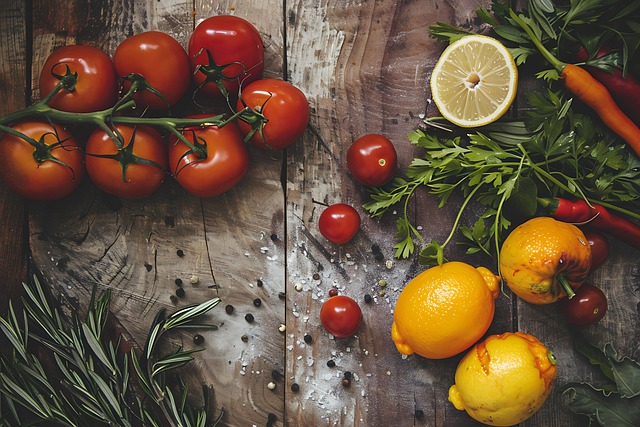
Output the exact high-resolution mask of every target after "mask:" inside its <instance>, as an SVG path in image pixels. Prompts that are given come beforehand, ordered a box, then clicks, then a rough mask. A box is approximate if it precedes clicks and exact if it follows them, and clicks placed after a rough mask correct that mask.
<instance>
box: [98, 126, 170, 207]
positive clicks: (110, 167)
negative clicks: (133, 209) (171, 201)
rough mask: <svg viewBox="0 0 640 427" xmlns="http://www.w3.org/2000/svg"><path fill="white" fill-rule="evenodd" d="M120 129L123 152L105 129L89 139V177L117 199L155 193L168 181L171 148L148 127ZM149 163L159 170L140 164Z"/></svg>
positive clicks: (119, 127)
mask: <svg viewBox="0 0 640 427" xmlns="http://www.w3.org/2000/svg"><path fill="white" fill-rule="evenodd" d="M116 128H117V130H118V132H119V133H120V134H121V135H122V138H123V141H124V144H123V147H122V149H120V150H118V148H117V146H116V143H115V142H114V141H113V140H112V139H111V138H109V135H107V133H106V132H105V131H103V130H102V129H96V130H95V131H94V132H93V133H92V134H91V135H90V136H89V140H88V141H87V146H86V148H85V150H86V159H85V161H86V164H87V173H88V174H89V177H90V178H91V180H92V181H93V183H94V184H95V185H96V187H98V188H99V189H101V190H102V191H104V192H106V193H109V194H113V195H115V196H117V197H122V198H128V199H133V198H142V197H147V196H149V195H151V194H153V193H154V192H155V191H156V190H157V189H158V188H159V187H160V185H161V184H162V182H163V181H164V177H165V176H166V169H167V149H166V147H165V144H164V143H163V141H162V138H161V136H160V134H159V133H158V131H156V130H155V129H154V128H152V127H148V126H137V127H135V128H133V127H130V126H124V125H118V126H117V127H116ZM134 129H135V137H134ZM105 156H107V157H105ZM148 161H151V162H154V163H155V164H156V165H158V166H159V167H157V166H154V165H152V164H141V163H139V162H148ZM123 163H124V164H125V165H126V169H125V173H124V176H123Z"/></svg>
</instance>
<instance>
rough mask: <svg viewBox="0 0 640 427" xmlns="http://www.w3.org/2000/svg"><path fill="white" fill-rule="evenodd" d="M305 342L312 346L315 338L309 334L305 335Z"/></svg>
mask: <svg viewBox="0 0 640 427" xmlns="http://www.w3.org/2000/svg"><path fill="white" fill-rule="evenodd" d="M304 342H306V343H307V344H311V343H312V342H313V337H312V336H311V335H309V334H304Z"/></svg>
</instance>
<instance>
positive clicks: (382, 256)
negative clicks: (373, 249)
mask: <svg viewBox="0 0 640 427" xmlns="http://www.w3.org/2000/svg"><path fill="white" fill-rule="evenodd" d="M375 259H376V261H382V260H383V259H384V255H382V254H381V253H380V252H378V253H377V254H376V255H375Z"/></svg>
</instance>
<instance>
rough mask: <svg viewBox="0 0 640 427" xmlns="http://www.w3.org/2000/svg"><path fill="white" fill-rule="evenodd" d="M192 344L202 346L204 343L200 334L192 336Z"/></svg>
mask: <svg viewBox="0 0 640 427" xmlns="http://www.w3.org/2000/svg"><path fill="white" fill-rule="evenodd" d="M193 343H194V344H195V345H202V343H204V337H203V336H202V335H200V334H195V335H194V336H193Z"/></svg>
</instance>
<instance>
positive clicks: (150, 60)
mask: <svg viewBox="0 0 640 427" xmlns="http://www.w3.org/2000/svg"><path fill="white" fill-rule="evenodd" d="M113 63H114V65H115V67H116V72H117V73H118V76H119V77H120V78H125V77H126V76H129V75H130V74H139V75H141V76H142V77H144V78H145V79H146V81H147V83H148V84H150V85H151V86H152V87H153V88H154V89H155V90H157V91H158V92H160V93H161V94H162V96H164V98H165V99H166V101H165V100H163V99H162V98H161V97H160V96H158V95H156V94H155V93H153V92H151V91H149V90H140V91H138V92H136V93H135V94H134V96H133V99H134V100H135V101H136V105H137V106H138V107H139V108H141V109H142V108H146V107H149V108H150V109H152V110H162V109H166V108H167V107H168V105H167V103H168V104H169V105H174V104H175V103H176V102H178V101H179V100H180V98H182V97H183V96H184V94H185V93H186V92H187V89H188V88H189V84H190V83H191V65H190V63H189V56H188V55H187V52H186V51H185V50H184V48H183V47H182V45H180V43H178V41H177V40H176V39H174V38H173V37H171V36H170V35H169V34H166V33H162V32H160V31H147V32H144V33H140V34H136V35H134V36H131V37H129V38H127V39H125V40H124V41H123V42H122V43H120V45H118V47H117V48H116V51H115V53H114V55H113ZM130 87H131V82H130V81H129V80H127V79H125V80H124V89H125V90H128V89H129V88H130Z"/></svg>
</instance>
